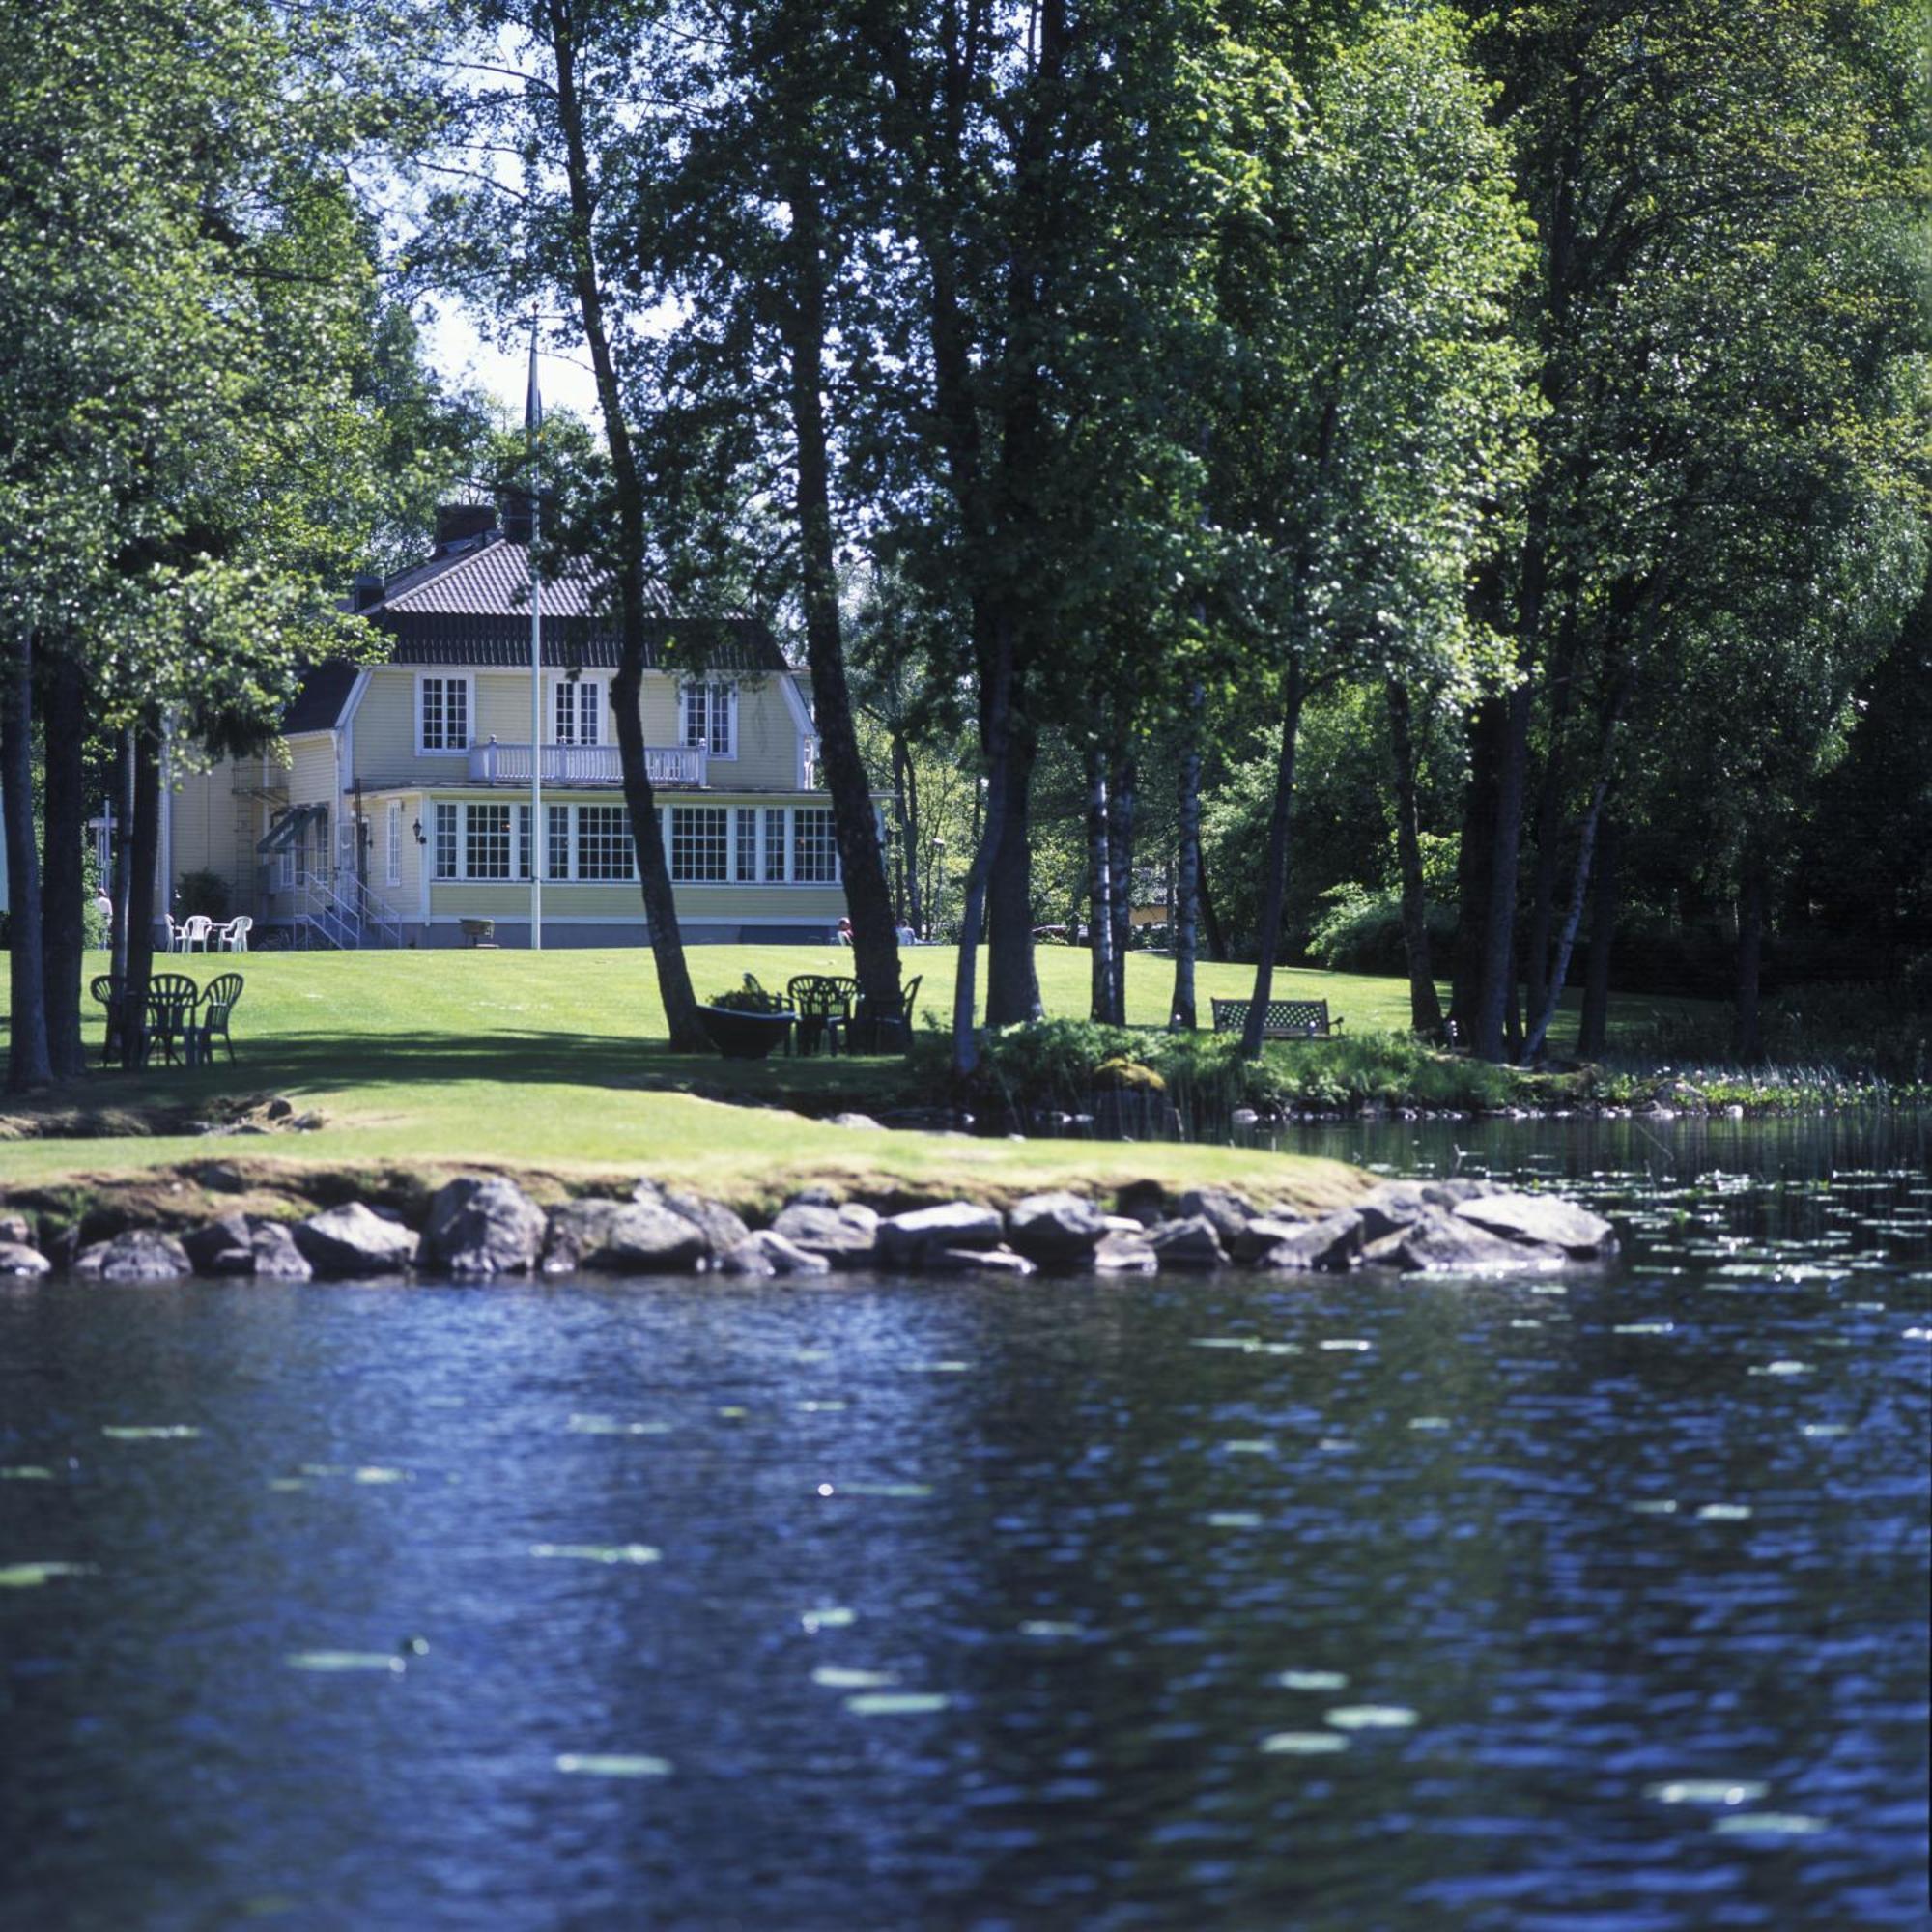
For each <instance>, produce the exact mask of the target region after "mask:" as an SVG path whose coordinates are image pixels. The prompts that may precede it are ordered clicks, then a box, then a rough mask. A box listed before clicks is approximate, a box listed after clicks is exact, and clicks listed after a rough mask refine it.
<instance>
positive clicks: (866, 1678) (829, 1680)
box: [811, 1663, 899, 1690]
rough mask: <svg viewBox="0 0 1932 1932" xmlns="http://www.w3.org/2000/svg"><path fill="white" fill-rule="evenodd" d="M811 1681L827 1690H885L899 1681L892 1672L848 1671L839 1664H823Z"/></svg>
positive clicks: (812, 1675)
mask: <svg viewBox="0 0 1932 1932" xmlns="http://www.w3.org/2000/svg"><path fill="white" fill-rule="evenodd" d="M811 1681H812V1682H813V1683H814V1684H816V1685H819V1686H820V1687H821V1688H823V1689H824V1690H884V1689H885V1687H886V1686H887V1685H888V1684H896V1683H897V1682H898V1681H899V1680H898V1679H897V1678H896V1677H895V1675H894V1674H893V1673H892V1672H891V1671H890V1670H847V1669H845V1668H844V1667H843V1666H841V1665H839V1664H837V1663H821V1664H820V1665H819V1666H818V1668H817V1669H816V1670H814V1671H813V1672H812V1673H811Z"/></svg>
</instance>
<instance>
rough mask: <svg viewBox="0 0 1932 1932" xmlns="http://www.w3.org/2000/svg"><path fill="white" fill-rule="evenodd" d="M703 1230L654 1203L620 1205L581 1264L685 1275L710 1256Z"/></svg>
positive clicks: (608, 1269)
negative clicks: (600, 1239) (596, 1244)
mask: <svg viewBox="0 0 1932 1932" xmlns="http://www.w3.org/2000/svg"><path fill="white" fill-rule="evenodd" d="M710 1254H711V1242H710V1239H709V1237H708V1236H706V1235H705V1233H704V1230H703V1229H702V1228H700V1227H698V1225H697V1224H696V1222H695V1221H688V1220H686V1219H685V1217H684V1216H683V1215H682V1214H679V1213H676V1212H674V1211H673V1210H672V1209H671V1208H664V1207H660V1206H659V1205H658V1204H657V1203H656V1202H651V1201H633V1202H629V1203H626V1204H622V1205H620V1206H619V1207H618V1208H617V1211H616V1212H615V1213H614V1214H612V1215H611V1219H610V1221H609V1222H608V1223H607V1224H606V1226H605V1229H604V1239H603V1241H602V1242H601V1243H600V1244H599V1245H598V1246H597V1247H596V1248H595V1249H594V1250H592V1251H591V1252H590V1253H588V1254H586V1255H585V1256H584V1257H583V1265H584V1266H586V1267H593V1268H597V1269H600V1270H601V1271H602V1272H604V1273H606V1274H688V1273H690V1272H691V1271H692V1270H693V1269H694V1268H696V1267H698V1266H700V1265H701V1264H703V1263H704V1262H705V1261H707V1260H708V1259H709V1258H710Z"/></svg>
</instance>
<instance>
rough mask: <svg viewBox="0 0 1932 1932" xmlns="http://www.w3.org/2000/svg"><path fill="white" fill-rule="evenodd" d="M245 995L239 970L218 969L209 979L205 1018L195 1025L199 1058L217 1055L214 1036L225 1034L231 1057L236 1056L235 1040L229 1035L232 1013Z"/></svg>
mask: <svg viewBox="0 0 1932 1932" xmlns="http://www.w3.org/2000/svg"><path fill="white" fill-rule="evenodd" d="M240 998H241V974H239V973H218V974H216V975H215V977H214V978H213V980H210V981H209V982H208V988H207V990H206V991H205V992H204V993H203V994H202V1004H201V1018H200V1020H199V1021H198V1022H197V1023H196V1025H195V1029H194V1039H195V1051H194V1054H193V1056H192V1057H193V1058H194V1059H196V1060H204V1061H205V1060H212V1059H213V1057H214V1037H215V1035H216V1034H219V1035H220V1036H221V1039H222V1043H223V1044H224V1045H225V1046H226V1047H227V1048H228V1057H229V1059H230V1060H233V1059H234V1058H235V1042H234V1040H233V1039H231V1038H230V1037H229V1034H228V1016H229V1014H230V1013H232V1012H233V1011H234V1010H235V1003H236V1001H237V1000H239V999H240Z"/></svg>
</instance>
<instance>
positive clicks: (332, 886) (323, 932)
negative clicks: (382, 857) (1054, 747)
mask: <svg viewBox="0 0 1932 1932" xmlns="http://www.w3.org/2000/svg"><path fill="white" fill-rule="evenodd" d="M300 892H301V903H300V908H299V912H298V917H299V918H300V919H301V921H302V922H303V923H304V925H305V926H306V928H307V931H308V935H309V939H310V942H311V943H314V942H315V941H317V940H320V941H321V942H322V944H324V945H325V946H333V947H337V948H340V949H341V950H342V951H344V952H354V951H355V950H356V949H357V948H359V947H362V946H365V945H375V946H392V947H400V946H401V945H402V944H403V921H402V915H401V914H400V913H398V912H397V910H396V909H395V907H394V906H392V905H390V904H389V903H388V901H387V900H386V899H384V898H383V897H382V896H381V895H379V894H377V893H374V892H371V891H370V889H369V888H368V887H367V886H366V885H364V884H363V883H362V881H361V879H360V878H358V877H357V876H356V875H355V873H354V872H349V873H347V874H344V875H342V877H341V878H340V880H339V881H338V878H337V875H335V874H334V873H331V872H329V871H327V870H325V869H323V868H321V867H312V868H311V869H310V871H309V873H308V875H307V877H306V878H305V879H304V880H303V881H302V885H301V888H300Z"/></svg>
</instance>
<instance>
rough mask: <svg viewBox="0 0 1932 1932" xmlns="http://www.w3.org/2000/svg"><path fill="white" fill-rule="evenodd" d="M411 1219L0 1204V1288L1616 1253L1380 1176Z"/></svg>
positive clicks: (1599, 1231)
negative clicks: (153, 1214)
mask: <svg viewBox="0 0 1932 1932" xmlns="http://www.w3.org/2000/svg"><path fill="white" fill-rule="evenodd" d="M419 1218H420V1225H417V1226H412V1225H411V1224H410V1222H409V1221H408V1220H406V1219H405V1218H404V1217H403V1216H402V1215H400V1214H398V1213H397V1212H395V1211H394V1210H393V1209H391V1208H381V1207H372V1206H370V1205H369V1204H368V1203H366V1202H363V1201H359V1200H358V1201H350V1202H347V1203H344V1204H342V1205H340V1206H337V1207H332V1208H326V1209H324V1210H323V1211H321V1212H319V1213H314V1214H310V1215H308V1216H306V1217H305V1218H302V1219H299V1220H294V1221H285V1220H278V1219H274V1218H272V1217H270V1216H266V1215H260V1214H247V1213H241V1212H234V1213H229V1214H224V1215H220V1216H217V1217H214V1218H213V1219H209V1220H206V1221H202V1222H200V1223H198V1224H196V1225H194V1226H192V1227H189V1228H185V1229H182V1230H179V1231H170V1230H168V1229H166V1228H160V1227H141V1226H135V1227H130V1228H126V1229H124V1230H122V1231H121V1232H119V1233H117V1234H115V1235H113V1236H111V1237H110V1238H107V1239H104V1240H96V1241H92V1242H88V1243H86V1244H84V1245H83V1244H82V1243H81V1242H80V1241H79V1239H78V1236H77V1234H76V1232H75V1231H74V1230H73V1229H71V1228H62V1227H55V1226H51V1225H48V1226H43V1227H41V1228H36V1227H35V1226H33V1225H32V1224H30V1223H29V1221H28V1220H27V1219H26V1217H25V1216H23V1215H21V1214H18V1213H7V1212H4V1211H0V1278H11V1279H14V1280H22V1279H39V1278H42V1277H50V1276H53V1275H55V1274H57V1273H61V1272H65V1273H67V1274H69V1275H71V1277H73V1278H75V1279H80V1280H99V1281H114V1282H168V1281H177V1280H182V1279H185V1278H188V1277H201V1278H203V1279H234V1278H237V1277H252V1278H255V1279H258V1280H269V1281H309V1280H324V1281H331V1280H332V1281H352V1280H353V1281H366V1280H372V1279H383V1278H410V1279H414V1278H428V1279H440V1280H448V1281H459V1282H487V1281H492V1280H499V1279H519V1278H537V1279H542V1278H544V1277H556V1276H561V1275H570V1274H577V1273H580V1272H583V1273H593V1274H607V1275H613V1276H621V1275H646V1274H705V1273H709V1274H719V1275H725V1276H732V1277H736V1278H739V1279H774V1278H778V1277H795V1278H805V1277H810V1276H816V1275H827V1274H830V1273H832V1272H833V1271H834V1270H847V1269H874V1270H880V1271H887V1272H892V1273H897V1274H908V1273H909V1274H980V1275H996V1276H1005V1277H1010V1278H1019V1277H1025V1276H1031V1275H1036V1274H1042V1273H1044V1274H1050V1275H1094V1276H1113V1275H1151V1274H1165V1273H1203V1272H1207V1271H1209V1270H1213V1269H1219V1268H1227V1267H1241V1268H1250V1269H1255V1270H1259V1271H1263V1272H1271V1273H1307V1272H1321V1273H1345V1272H1348V1271H1349V1270H1350V1269H1355V1268H1383V1269H1390V1270H1394V1271H1398V1272H1402V1273H1411V1274H1413V1273H1422V1274H1472V1273H1473V1274H1513V1273H1522V1272H1547V1271H1548V1270H1550V1269H1555V1268H1562V1267H1568V1266H1574V1265H1577V1264H1582V1263H1589V1262H1595V1261H1602V1260H1605V1259H1606V1258H1608V1257H1609V1256H1611V1255H1613V1254H1615V1253H1616V1251H1617V1236H1616V1232H1615V1230H1614V1229H1613V1228H1612V1227H1611V1225H1610V1224H1609V1223H1608V1222H1607V1221H1605V1220H1604V1219H1603V1218H1602V1217H1601V1216H1599V1215H1596V1214H1593V1213H1590V1212H1589V1211H1587V1210H1586V1209H1584V1208H1578V1207H1577V1206H1576V1205H1575V1204H1574V1203H1571V1202H1568V1201H1565V1200H1563V1199H1561V1198H1560V1197H1558V1196H1555V1195H1547V1194H1523V1193H1518V1192H1514V1191H1512V1190H1510V1189H1507V1188H1505V1187H1503V1186H1501V1185H1500V1184H1498V1183H1495V1182H1492V1181H1485V1180H1464V1179H1454V1180H1423V1181H1415V1180H1390V1181H1384V1182H1382V1183H1381V1184H1380V1185H1378V1186H1377V1187H1374V1188H1371V1189H1370V1190H1369V1191H1368V1192H1367V1193H1365V1194H1364V1195H1362V1196H1361V1197H1360V1199H1358V1200H1356V1201H1355V1202H1353V1203H1351V1204H1350V1206H1348V1207H1345V1208H1338V1209H1335V1210H1334V1211H1332V1212H1329V1213H1326V1214H1322V1215H1320V1216H1316V1217H1309V1216H1307V1215H1304V1214H1302V1213H1301V1212H1299V1211H1298V1210H1297V1209H1295V1208H1293V1207H1292V1206H1291V1205H1289V1204H1286V1203H1275V1204H1268V1203H1258V1202H1254V1201H1250V1200H1248V1199H1246V1198H1244V1197H1243V1196H1241V1195H1238V1194H1236V1193H1234V1192H1232V1191H1231V1190H1228V1189H1225V1188H1190V1189H1188V1190H1186V1191H1184V1192H1182V1193H1180V1194H1179V1195H1178V1196H1169V1195H1168V1194H1167V1193H1166V1192H1165V1191H1164V1190H1163V1189H1162V1188H1160V1187H1159V1186H1158V1185H1157V1184H1156V1183H1153V1182H1151V1181H1150V1182H1142V1183H1137V1184H1136V1185H1134V1186H1131V1187H1128V1188H1125V1189H1122V1191H1121V1192H1119V1193H1118V1194H1117V1195H1116V1196H1115V1197H1114V1199H1113V1200H1112V1202H1111V1203H1109V1204H1107V1205H1105V1206H1103V1205H1102V1204H1100V1203H1099V1202H1096V1201H1094V1200H1090V1199H1088V1198H1086V1197H1085V1196H1082V1195H1080V1194H1075V1193H1071V1192H1054V1193H1046V1194H1033V1195H1028V1196H1026V1197H1024V1198H1023V1199H1021V1200H1019V1201H1016V1202H1014V1203H1013V1204H1012V1206H1011V1207H1010V1208H1006V1209H1004V1210H1003V1209H1001V1208H996V1207H990V1206H987V1205H984V1204H981V1203H976V1202H969V1201H952V1202H943V1203H940V1204H938V1205H935V1206H931V1207H923V1208H911V1209H909V1210H906V1211H903V1212H897V1213H882V1212H881V1211H879V1209H878V1208H874V1207H872V1206H870V1205H868V1204H867V1203H866V1202H864V1201H859V1200H841V1199H839V1198H838V1196H837V1195H835V1193H834V1192H833V1191H832V1190H831V1189H829V1188H807V1189H806V1190H804V1191H803V1192H801V1193H799V1194H796V1195H794V1196H793V1197H792V1198H791V1199H790V1200H789V1201H787V1202H786V1203H784V1205H783V1206H782V1207H781V1208H780V1209H779V1211H778V1212H777V1214H776V1215H774V1216H773V1217H772V1220H771V1222H770V1225H769V1226H766V1227H760V1228H753V1227H752V1226H751V1225H749V1224H748V1223H747V1222H746V1221H745V1219H744V1218H743V1217H742V1216H741V1215H740V1214H738V1213H737V1212H736V1211H735V1210H734V1209H732V1208H728V1207H726V1206H725V1205H724V1204H723V1203H721V1202H717V1201H709V1200H705V1199H703V1198H702V1197H700V1196H698V1195H696V1194H691V1193H686V1192H683V1191H680V1190H678V1189H675V1188H667V1187H665V1186H664V1185H662V1184H661V1183H660V1182H658V1181H655V1180H649V1179H645V1180H639V1182H638V1183H637V1184H636V1186H635V1187H633V1188H632V1190H631V1192H630V1194H629V1196H628V1197H627V1198H614V1197H610V1196H582V1197H579V1198H576V1199H572V1200H568V1201H562V1202H558V1203H556V1204H554V1205H553V1206H551V1207H548V1208H546V1207H543V1206H540V1205H539V1204H538V1203H537V1202H535V1201H534V1200H532V1199H531V1198H530V1196H529V1195H528V1194H526V1192H525V1191H524V1189H523V1188H521V1187H520V1186H519V1185H518V1184H517V1183H516V1182H515V1181H513V1180H510V1179H504V1178H503V1177H501V1176H461V1177H458V1178H457V1179H453V1180H450V1181H447V1182H446V1183H445V1184H444V1185H443V1186H442V1187H440V1189H439V1190H438V1191H437V1192H436V1193H435V1194H434V1195H433V1196H431V1197H430V1198H429V1200H428V1203H427V1211H426V1212H425V1213H424V1214H422V1215H421V1216H420V1217H419Z"/></svg>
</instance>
